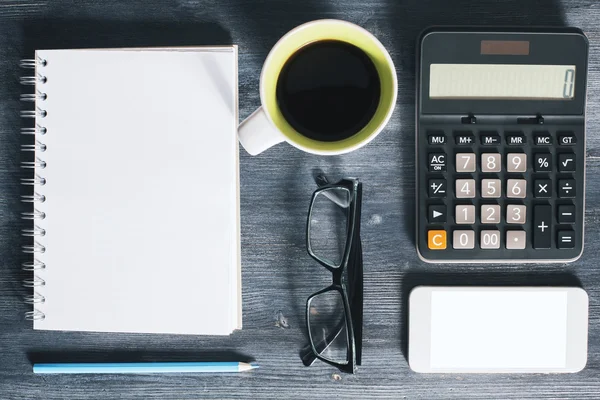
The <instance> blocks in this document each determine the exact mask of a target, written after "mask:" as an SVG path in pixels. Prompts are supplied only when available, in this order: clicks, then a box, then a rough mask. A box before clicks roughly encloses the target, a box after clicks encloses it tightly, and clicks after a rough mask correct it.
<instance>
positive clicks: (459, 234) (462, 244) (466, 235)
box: [452, 230, 475, 249]
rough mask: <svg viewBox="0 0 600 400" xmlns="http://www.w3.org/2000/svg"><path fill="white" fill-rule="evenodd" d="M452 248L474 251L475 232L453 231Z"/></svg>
mask: <svg viewBox="0 0 600 400" xmlns="http://www.w3.org/2000/svg"><path fill="white" fill-rule="evenodd" d="M452 247H454V248H455V249H474V248H475V232H474V231H466V230H465V231H454V233H453V234H452Z"/></svg>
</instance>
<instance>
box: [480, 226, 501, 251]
mask: <svg viewBox="0 0 600 400" xmlns="http://www.w3.org/2000/svg"><path fill="white" fill-rule="evenodd" d="M479 245H480V246H481V248H482V249H499V248H500V231H492V230H490V231H485V230H484V231H481V238H480V240H479Z"/></svg>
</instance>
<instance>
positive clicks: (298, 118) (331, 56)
mask: <svg viewBox="0 0 600 400" xmlns="http://www.w3.org/2000/svg"><path fill="white" fill-rule="evenodd" d="M380 95H381V83H380V81H379V75H378V74H377V69H376V68H375V65H374V64H373V61H371V59H370V58H369V56H368V55H367V54H365V52H363V51H362V50H361V49H359V48H358V47H356V46H354V45H351V44H349V43H346V42H341V41H337V40H324V41H320V42H315V43H311V44H308V45H306V46H304V47H303V48H301V49H300V50H298V51H297V52H296V54H294V55H293V56H292V57H290V59H289V60H288V61H287V62H286V64H285V65H284V67H283V69H282V71H281V73H280V75H279V80H278V81H277V103H278V104H279V108H280V110H281V112H282V114H283V116H284V117H285V119H286V120H287V121H288V122H289V124H290V125H291V126H292V127H293V128H294V129H296V130H297V131H298V132H300V133H301V134H303V135H304V136H307V137H309V138H311V139H315V140H320V141H326V142H332V141H337V140H342V139H346V138H348V137H350V136H352V135H354V134H356V133H358V132H359V131H360V130H361V129H362V128H364V127H365V125H367V123H368V122H369V121H370V120H371V118H373V115H374V114H375V111H376V110H377V106H378V104H379V97H380Z"/></svg>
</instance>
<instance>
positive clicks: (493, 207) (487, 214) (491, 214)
mask: <svg viewBox="0 0 600 400" xmlns="http://www.w3.org/2000/svg"><path fill="white" fill-rule="evenodd" d="M481 223H482V224H499V223H500V206H499V205H497V204H484V205H482V206H481Z"/></svg>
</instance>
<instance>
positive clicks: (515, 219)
mask: <svg viewBox="0 0 600 400" xmlns="http://www.w3.org/2000/svg"><path fill="white" fill-rule="evenodd" d="M526 220H527V208H525V206H522V205H515V204H509V205H507V206H506V223H507V224H519V225H522V224H524V223H525V221H526Z"/></svg>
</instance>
